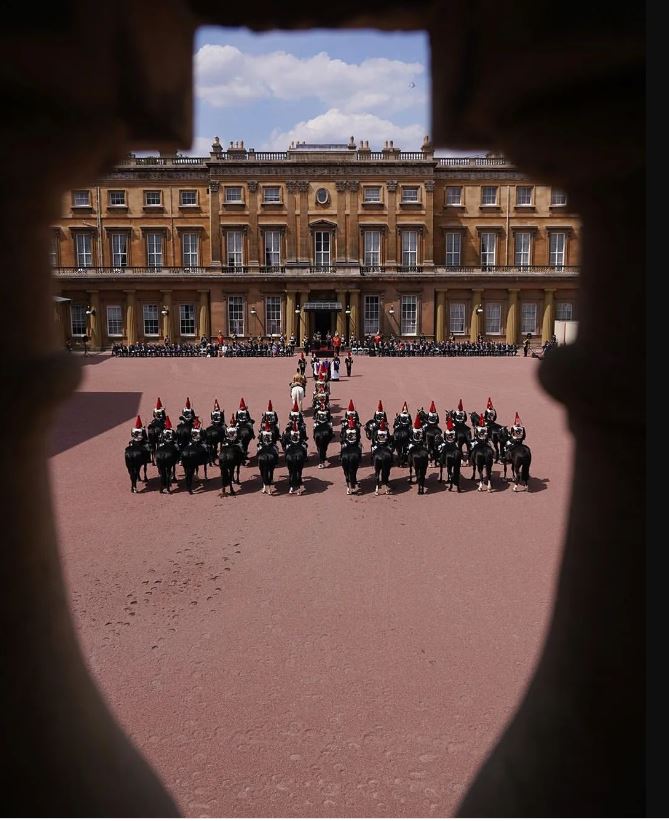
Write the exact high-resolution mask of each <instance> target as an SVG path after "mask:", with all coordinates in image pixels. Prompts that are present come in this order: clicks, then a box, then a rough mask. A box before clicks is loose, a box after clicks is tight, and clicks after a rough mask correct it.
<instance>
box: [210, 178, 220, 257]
mask: <svg viewBox="0 0 669 821" xmlns="http://www.w3.org/2000/svg"><path fill="white" fill-rule="evenodd" d="M220 187H221V186H220V183H219V181H218V180H211V182H210V183H209V244H210V246H211V256H210V257H209V258H210V259H211V264H212V265H215V266H217V267H218V266H219V265H220V264H221V220H220V213H219V212H220V210H221V206H220V198H219V189H220Z"/></svg>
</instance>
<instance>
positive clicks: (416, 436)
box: [411, 428, 423, 442]
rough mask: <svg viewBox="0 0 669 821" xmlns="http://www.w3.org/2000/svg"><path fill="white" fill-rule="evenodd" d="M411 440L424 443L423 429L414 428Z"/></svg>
mask: <svg viewBox="0 0 669 821" xmlns="http://www.w3.org/2000/svg"><path fill="white" fill-rule="evenodd" d="M411 438H412V439H413V441H414V442H422V441H423V428H413V430H412V432H411Z"/></svg>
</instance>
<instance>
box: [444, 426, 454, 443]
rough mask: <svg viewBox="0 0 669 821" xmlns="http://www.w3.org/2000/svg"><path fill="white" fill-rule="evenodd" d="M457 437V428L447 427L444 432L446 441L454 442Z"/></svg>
mask: <svg viewBox="0 0 669 821" xmlns="http://www.w3.org/2000/svg"><path fill="white" fill-rule="evenodd" d="M455 438H456V434H455V428H447V429H446V431H445V432H444V441H445V442H448V443H450V444H453V442H455Z"/></svg>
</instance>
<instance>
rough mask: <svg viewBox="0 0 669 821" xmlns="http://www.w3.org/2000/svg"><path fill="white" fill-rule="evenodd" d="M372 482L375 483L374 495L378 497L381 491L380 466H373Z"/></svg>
mask: <svg viewBox="0 0 669 821" xmlns="http://www.w3.org/2000/svg"><path fill="white" fill-rule="evenodd" d="M374 481H375V483H376V488H375V490H374V495H375V496H378V495H379V490H380V489H381V465H374Z"/></svg>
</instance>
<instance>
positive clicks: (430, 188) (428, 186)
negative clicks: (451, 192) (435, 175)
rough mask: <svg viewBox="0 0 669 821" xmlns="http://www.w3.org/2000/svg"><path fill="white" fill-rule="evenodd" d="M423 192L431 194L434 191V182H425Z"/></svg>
mask: <svg viewBox="0 0 669 821" xmlns="http://www.w3.org/2000/svg"><path fill="white" fill-rule="evenodd" d="M425 190H426V191H427V192H428V193H429V194H431V193H432V192H433V191H434V180H425Z"/></svg>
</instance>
